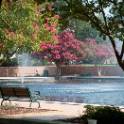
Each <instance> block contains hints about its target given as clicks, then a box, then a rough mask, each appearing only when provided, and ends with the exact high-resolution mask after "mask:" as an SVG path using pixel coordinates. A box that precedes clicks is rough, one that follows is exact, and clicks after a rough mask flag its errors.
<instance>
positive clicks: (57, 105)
mask: <svg viewBox="0 0 124 124" xmlns="http://www.w3.org/2000/svg"><path fill="white" fill-rule="evenodd" d="M0 102H1V100H0ZM12 104H13V105H14V104H16V105H17V106H20V107H26V108H29V102H17V101H14V102H12ZM40 104H41V108H39V109H47V110H48V111H46V112H44V111H43V112H40V113H28V114H17V115H7V116H5V117H6V118H18V119H31V120H37V121H38V120H58V119H67V118H74V117H80V116H81V115H82V114H83V111H84V105H85V104H76V103H62V102H49V101H40ZM32 108H37V103H33V105H32Z"/></svg>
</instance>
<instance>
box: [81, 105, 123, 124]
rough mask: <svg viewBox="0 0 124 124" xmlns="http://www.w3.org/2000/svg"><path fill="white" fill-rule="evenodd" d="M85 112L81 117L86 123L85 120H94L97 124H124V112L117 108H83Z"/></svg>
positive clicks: (89, 106)
mask: <svg viewBox="0 0 124 124" xmlns="http://www.w3.org/2000/svg"><path fill="white" fill-rule="evenodd" d="M85 108H86V111H85V114H84V116H83V117H82V118H83V119H84V120H85V122H86V123H87V121H86V120H87V119H88V118H90V119H96V120H97V124H124V112H122V111H120V109H119V108H118V107H110V106H97V107H96V106H91V105H87V106H85Z"/></svg>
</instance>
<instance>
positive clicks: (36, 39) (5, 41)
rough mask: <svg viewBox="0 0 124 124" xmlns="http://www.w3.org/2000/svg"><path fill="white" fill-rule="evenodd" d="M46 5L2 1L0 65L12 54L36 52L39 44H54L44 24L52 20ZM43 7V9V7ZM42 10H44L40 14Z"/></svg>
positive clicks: (32, 1)
mask: <svg viewBox="0 0 124 124" xmlns="http://www.w3.org/2000/svg"><path fill="white" fill-rule="evenodd" d="M48 5H49V4H48V3H47V4H43V5H37V4H35V2H34V0H15V1H12V2H11V4H10V5H7V2H5V1H3V4H2V6H1V9H0V65H5V63H6V64H7V63H8V62H7V61H10V60H11V57H12V56H13V55H14V54H18V53H23V52H29V53H31V52H32V51H37V50H38V49H39V44H40V43H41V42H55V41H54V40H53V39H52V33H51V32H49V31H48V30H46V28H45V26H44V23H45V21H46V18H47V17H48V18H49V20H50V22H52V21H56V20H54V19H53V18H52V16H53V13H52V11H51V10H48V11H47V8H48ZM43 6H44V7H43ZM42 8H44V9H46V11H44V12H43V13H42V11H41V10H42Z"/></svg>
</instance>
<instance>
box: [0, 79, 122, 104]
mask: <svg viewBox="0 0 124 124" xmlns="http://www.w3.org/2000/svg"><path fill="white" fill-rule="evenodd" d="M0 85H10V86H13V85H15V86H19V85H20V86H21V85H23V86H27V87H29V88H30V90H31V91H35V90H39V91H40V92H41V100H48V101H61V102H76V103H89V104H102V105H104V104H107V105H119V106H120V105H124V79H122V80H114V79H113V80H102V81H100V80H99V81H98V80H90V81H87V80H83V81H81V80H80V81H79V82H76V81H75V82H74V81H73V83H71V82H70V81H69V82H66V83H65V82H61V83H60V82H56V83H47V82H45V83H43V82H35V81H33V82H24V84H20V83H12V82H8V81H7V82H4V83H0Z"/></svg>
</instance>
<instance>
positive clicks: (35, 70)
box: [0, 65, 124, 77]
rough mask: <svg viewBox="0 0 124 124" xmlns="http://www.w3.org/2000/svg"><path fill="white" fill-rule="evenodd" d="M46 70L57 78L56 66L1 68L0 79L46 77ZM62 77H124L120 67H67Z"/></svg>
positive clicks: (64, 67)
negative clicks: (76, 75) (77, 75)
mask: <svg viewBox="0 0 124 124" xmlns="http://www.w3.org/2000/svg"><path fill="white" fill-rule="evenodd" d="M45 70H47V71H48V74H49V75H50V76H55V74H56V67H55V66H33V67H0V77H17V76H36V75H44V72H45ZM61 72H62V75H63V76H64V75H74V74H80V75H82V76H83V75H84V76H98V75H99V76H100V75H102V76H124V72H123V70H122V69H121V68H120V67H119V66H95V65H67V66H62V67H61Z"/></svg>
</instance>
